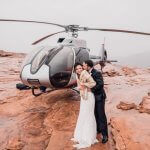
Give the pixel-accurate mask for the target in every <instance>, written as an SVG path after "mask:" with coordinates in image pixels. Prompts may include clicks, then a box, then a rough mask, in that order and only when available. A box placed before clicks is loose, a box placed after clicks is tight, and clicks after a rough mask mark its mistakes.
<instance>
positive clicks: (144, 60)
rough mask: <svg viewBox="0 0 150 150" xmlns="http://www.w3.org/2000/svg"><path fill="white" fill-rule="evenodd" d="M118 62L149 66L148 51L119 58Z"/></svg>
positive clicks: (149, 54)
mask: <svg viewBox="0 0 150 150" xmlns="http://www.w3.org/2000/svg"><path fill="white" fill-rule="evenodd" d="M118 62H119V63H120V64H122V65H131V66H137V67H150V51H149V52H143V53H138V54H135V55H131V56H128V57H122V58H119V59H118Z"/></svg>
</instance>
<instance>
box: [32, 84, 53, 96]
mask: <svg viewBox="0 0 150 150" xmlns="http://www.w3.org/2000/svg"><path fill="white" fill-rule="evenodd" d="M31 89H32V94H33V95H34V96H36V97H37V96H40V95H41V94H43V93H47V92H52V91H54V90H56V89H51V90H48V91H46V90H45V91H41V92H39V93H35V89H37V88H36V87H34V86H32V87H31Z"/></svg>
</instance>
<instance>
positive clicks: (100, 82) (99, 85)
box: [92, 71, 104, 92]
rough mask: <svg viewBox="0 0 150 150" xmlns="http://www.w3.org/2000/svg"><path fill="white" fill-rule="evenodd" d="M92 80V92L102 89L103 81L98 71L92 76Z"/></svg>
mask: <svg viewBox="0 0 150 150" xmlns="http://www.w3.org/2000/svg"><path fill="white" fill-rule="evenodd" d="M93 78H94V80H95V82H96V85H95V86H94V87H93V88H92V92H95V91H98V90H101V89H102V88H103V87H104V81H103V77H102V74H101V73H100V72H99V71H97V72H96V73H95V74H94V76H93Z"/></svg>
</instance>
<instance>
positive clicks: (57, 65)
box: [48, 47, 74, 88]
mask: <svg viewBox="0 0 150 150" xmlns="http://www.w3.org/2000/svg"><path fill="white" fill-rule="evenodd" d="M48 65H49V67H50V81H51V84H52V85H53V86H54V87H59V88H61V87H64V86H66V85H67V84H68V83H69V81H70V78H71V74H72V70H73V66H74V53H73V50H72V49H71V48H70V47H62V49H61V50H59V52H58V53H57V54H56V55H55V56H54V57H53V59H51V60H50V62H49V64H48Z"/></svg>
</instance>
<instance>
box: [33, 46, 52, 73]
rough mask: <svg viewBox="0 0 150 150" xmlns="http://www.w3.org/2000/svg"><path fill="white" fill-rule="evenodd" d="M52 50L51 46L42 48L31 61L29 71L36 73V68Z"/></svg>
mask: <svg viewBox="0 0 150 150" xmlns="http://www.w3.org/2000/svg"><path fill="white" fill-rule="evenodd" d="M52 50H53V49H52V48H44V49H42V50H41V51H40V52H39V53H38V54H37V55H36V56H35V57H34V58H33V60H32V63H31V73H36V72H37V71H38V69H39V68H40V67H41V66H42V64H43V63H44V62H45V61H46V58H47V55H48V54H49V53H50V52H51V51H52Z"/></svg>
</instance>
